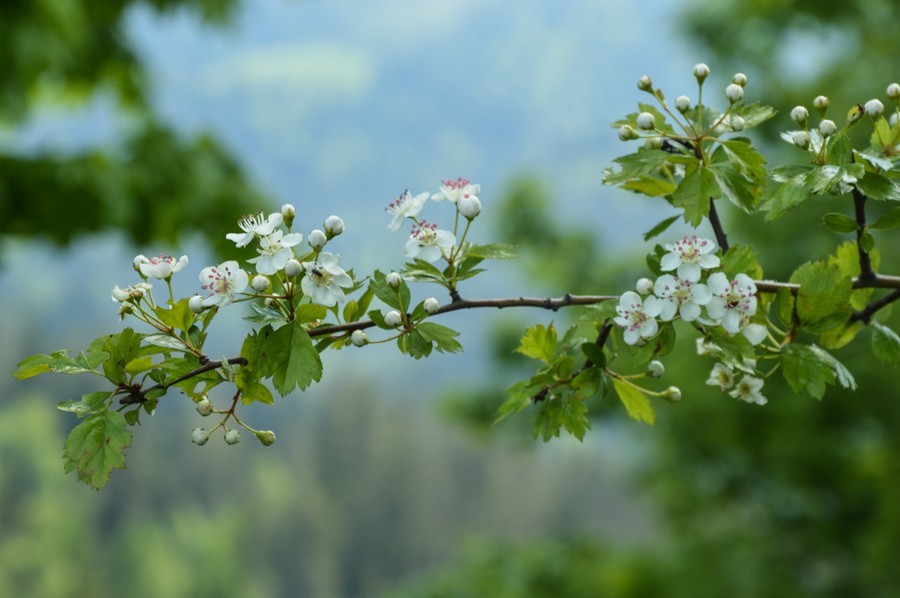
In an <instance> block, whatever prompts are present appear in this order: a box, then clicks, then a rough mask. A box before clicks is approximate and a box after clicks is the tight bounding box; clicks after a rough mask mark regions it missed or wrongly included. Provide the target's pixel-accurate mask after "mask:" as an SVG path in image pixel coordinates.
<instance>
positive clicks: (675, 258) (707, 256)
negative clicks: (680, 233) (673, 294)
mask: <svg viewBox="0 0 900 598" xmlns="http://www.w3.org/2000/svg"><path fill="white" fill-rule="evenodd" d="M666 249H668V250H669V253H667V254H665V255H664V256H662V259H661V260H660V263H659V267H660V269H661V270H663V271H664V272H668V271H671V270H676V268H677V270H676V274H677V275H678V278H680V279H681V280H686V281H688V282H697V281H699V280H700V271H701V269H702V268H707V269H708V268H717V267H718V266H719V263H720V261H719V257H718V256H715V255H712V252H713V251H715V250H716V244H715V243H714V242H713V241H711V240H709V239H700V238H698V237H697V235H694V236H692V237H687V236H686V237H685V238H684V239H682V240H681V241H676V242H675V243H671V244H669V245H666Z"/></svg>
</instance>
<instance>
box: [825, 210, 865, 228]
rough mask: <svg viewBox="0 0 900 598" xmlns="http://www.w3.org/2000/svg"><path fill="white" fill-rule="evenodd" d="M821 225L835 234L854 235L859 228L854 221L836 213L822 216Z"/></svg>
mask: <svg viewBox="0 0 900 598" xmlns="http://www.w3.org/2000/svg"><path fill="white" fill-rule="evenodd" d="M822 224H824V225H825V227H826V228H828V230H830V231H833V232H836V233H855V232H856V231H857V229H858V228H859V225H858V224H857V223H856V220H854V219H853V218H851V217H850V216H847V215H846V214H840V213H838V212H829V213H828V214H825V215H824V216H822Z"/></svg>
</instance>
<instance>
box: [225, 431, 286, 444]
mask: <svg viewBox="0 0 900 598" xmlns="http://www.w3.org/2000/svg"><path fill="white" fill-rule="evenodd" d="M240 441H241V433H240V432H238V431H237V430H235V429H234V428H232V429H231V430H228V431H227V432H225V442H227V443H228V444H237V443H238V442H240ZM273 442H274V439H273ZM263 444H265V443H263ZM270 444H271V443H270Z"/></svg>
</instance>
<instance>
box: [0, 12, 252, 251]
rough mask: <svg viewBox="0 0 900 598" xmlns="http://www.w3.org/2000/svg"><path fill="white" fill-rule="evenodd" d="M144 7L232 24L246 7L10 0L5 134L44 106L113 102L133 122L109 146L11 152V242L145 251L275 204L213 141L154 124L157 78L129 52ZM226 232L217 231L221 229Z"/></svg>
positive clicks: (5, 165) (5, 179)
mask: <svg viewBox="0 0 900 598" xmlns="http://www.w3.org/2000/svg"><path fill="white" fill-rule="evenodd" d="M140 5H144V6H146V5H149V6H150V7H152V8H153V9H154V10H156V11H159V12H166V11H175V10H188V11H192V12H195V13H198V14H199V15H200V16H201V17H202V18H203V19H204V20H206V21H208V22H213V23H220V24H221V23H225V22H227V19H228V17H229V16H230V15H231V14H233V12H234V9H235V7H236V6H237V2H236V1H235V0H152V1H150V2H139V1H137V0H92V1H90V2H72V1H69V0H34V1H32V0H11V1H8V2H4V3H2V5H0V126H5V127H8V128H11V131H12V133H13V136H15V131H16V127H17V126H22V125H23V124H24V123H27V122H28V120H29V118H33V117H35V116H36V115H40V113H41V109H42V108H49V107H56V106H59V105H65V106H67V107H71V108H73V109H74V108H75V107H77V106H81V105H84V104H85V103H86V102H89V101H92V100H96V99H98V98H101V97H102V98H111V99H113V100H114V102H113V105H114V106H115V108H114V109H115V110H116V111H117V112H119V113H120V114H122V115H124V116H125V117H126V118H125V122H126V123H127V125H126V126H125V127H123V130H122V131H120V132H119V135H118V139H117V140H116V141H115V142H112V143H109V144H107V145H105V146H104V147H88V148H81V149H77V150H67V151H60V150H56V149H52V148H36V149H34V150H28V151H16V150H13V149H12V148H9V147H7V148H3V147H0V235H25V236H33V237H36V238H41V239H46V240H49V241H52V242H54V243H58V244H66V243H68V242H70V241H71V240H72V239H73V238H74V237H76V236H78V235H83V234H86V233H92V232H97V231H102V230H110V229H115V230H123V231H125V232H126V233H127V234H128V235H129V236H130V238H131V239H132V240H133V241H134V242H135V243H136V244H144V243H147V242H148V241H150V240H154V241H161V242H169V243H174V242H175V240H176V239H178V238H179V236H180V235H182V234H186V233H198V232H199V233H201V234H204V235H206V237H207V239H208V240H209V242H210V243H211V244H212V245H213V246H214V248H215V249H219V250H225V249H226V248H227V245H226V244H225V241H224V239H223V238H221V235H220V234H219V233H218V231H221V230H222V229H223V227H225V226H226V225H228V224H229V223H230V222H231V221H232V220H233V218H234V216H235V214H241V213H246V212H249V211H253V210H257V209H259V208H260V207H261V206H262V205H264V198H263V197H262V195H261V194H260V193H259V192H258V191H257V190H255V189H254V188H253V185H252V184H251V183H249V182H248V181H247V180H246V178H245V177H244V175H243V174H242V172H241V169H240V168H239V166H238V165H237V163H236V162H235V160H234V159H233V158H232V157H231V156H230V155H229V154H228V152H227V151H226V150H225V149H223V148H222V147H221V145H219V143H218V142H217V141H216V140H215V139H213V138H212V137H210V136H208V135H203V134H200V135H197V136H195V137H193V138H188V137H185V136H184V135H182V134H177V133H175V132H174V131H173V130H172V129H171V128H169V127H168V126H166V125H165V124H164V123H162V122H159V121H158V119H157V118H156V116H155V115H154V110H153V107H152V103H151V101H150V95H151V93H150V85H149V83H148V75H147V72H146V71H145V69H144V66H143V64H142V63H141V59H140V56H139V55H138V54H137V53H136V51H135V49H134V48H133V47H132V45H131V44H130V43H129V37H128V31H127V16H128V14H129V11H130V10H132V9H133V8H135V7H137V6H140ZM213 231H216V232H213Z"/></svg>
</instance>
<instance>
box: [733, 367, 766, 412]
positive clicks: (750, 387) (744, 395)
mask: <svg viewBox="0 0 900 598" xmlns="http://www.w3.org/2000/svg"><path fill="white" fill-rule="evenodd" d="M762 387H763V381H762V379H760V378H757V377H755V376H751V375H749V374H747V375H745V376H744V377H743V378H741V381H740V382H738V384H737V386H735V387H734V390H732V391H731V392H729V393H728V394H729V395H731V396H732V397H734V398H735V399H740V400H742V401H746V402H747V403H755V404H757V405H765V404H766V403H768V402H769V401H768V399H766V397H764V396H762V394H761V393H760V392H759V391H760V390H762Z"/></svg>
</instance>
